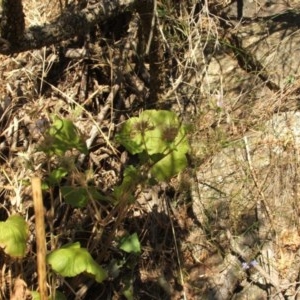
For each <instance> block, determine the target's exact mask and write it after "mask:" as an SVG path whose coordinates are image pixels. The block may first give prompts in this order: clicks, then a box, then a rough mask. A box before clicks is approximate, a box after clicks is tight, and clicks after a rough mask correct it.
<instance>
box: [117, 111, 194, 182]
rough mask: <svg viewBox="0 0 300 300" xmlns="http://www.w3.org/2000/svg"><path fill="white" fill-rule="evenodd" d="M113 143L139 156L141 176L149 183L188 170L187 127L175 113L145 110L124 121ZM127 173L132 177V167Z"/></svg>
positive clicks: (166, 178)
mask: <svg viewBox="0 0 300 300" xmlns="http://www.w3.org/2000/svg"><path fill="white" fill-rule="evenodd" d="M116 139H117V141H118V142H119V143H120V144H122V145H123V146H124V147H125V148H126V149H127V150H128V151H129V152H130V153H131V154H138V156H139V159H140V173H141V175H142V176H144V177H146V178H148V179H150V181H149V182H150V183H151V182H154V181H166V180H169V179H170V178H171V177H172V176H174V175H176V174H178V173H179V172H180V171H182V170H183V169H184V168H185V167H186V166H187V158H186V154H187V152H188V151H189V150H190V147H189V143H188V140H187V137H186V127H185V126H184V125H182V124H181V122H180V121H179V119H178V117H177V116H176V114H175V113H174V112H171V111H167V110H145V111H143V112H142V113H141V114H140V115H139V117H134V118H130V119H129V120H127V121H126V122H125V123H124V124H123V126H122V129H121V131H120V132H119V134H118V135H117V137H116ZM129 169H130V170H131V171H130V174H133V169H132V166H130V167H129ZM131 177H132V175H131Z"/></svg>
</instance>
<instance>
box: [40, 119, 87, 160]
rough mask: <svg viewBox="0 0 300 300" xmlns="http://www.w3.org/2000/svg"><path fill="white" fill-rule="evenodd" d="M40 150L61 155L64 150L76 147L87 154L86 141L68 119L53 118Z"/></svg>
mask: <svg viewBox="0 0 300 300" xmlns="http://www.w3.org/2000/svg"><path fill="white" fill-rule="evenodd" d="M41 148H42V150H43V151H44V152H45V153H47V154H48V155H50V156H51V155H53V154H55V155H58V156H62V155H64V154H65V152H66V151H68V150H72V149H74V148H75V149H77V150H78V151H80V152H81V153H84V154H88V149H87V146H86V143H85V142H84V140H83V139H82V137H81V136H80V133H79V131H78V129H77V128H76V126H75V125H74V123H73V122H72V121H71V120H68V119H61V118H59V117H57V116H55V117H54V118H53V123H52V126H51V127H50V128H49V129H48V131H47V133H46V136H45V142H44V145H42V146H41Z"/></svg>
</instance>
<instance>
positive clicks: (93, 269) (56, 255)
mask: <svg viewBox="0 0 300 300" xmlns="http://www.w3.org/2000/svg"><path fill="white" fill-rule="evenodd" d="M47 263H48V264H49V265H50V266H51V268H52V269H53V270H54V271H55V272H56V273H58V274H60V275H61V276H65V277H74V276H77V275H79V274H81V273H87V274H89V275H91V276H93V277H94V278H95V280H96V281H97V282H102V281H103V280H105V279H106V278H107V272H106V271H105V270H104V269H103V268H102V267H101V266H100V265H98V264H97V263H96V262H95V261H94V260H93V258H92V256H91V255H90V253H89V252H88V251H87V249H85V248H81V246H80V243H79V242H77V243H73V244H67V245H65V246H63V247H62V248H60V249H58V250H54V251H53V252H51V253H50V254H48V255H47Z"/></svg>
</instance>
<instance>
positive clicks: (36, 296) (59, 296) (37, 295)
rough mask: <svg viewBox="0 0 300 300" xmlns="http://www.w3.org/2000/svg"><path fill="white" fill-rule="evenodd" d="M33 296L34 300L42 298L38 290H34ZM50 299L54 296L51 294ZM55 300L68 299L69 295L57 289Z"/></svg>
mask: <svg viewBox="0 0 300 300" xmlns="http://www.w3.org/2000/svg"><path fill="white" fill-rule="evenodd" d="M31 297H32V298H31V299H32V300H41V295H40V293H39V292H37V291H32V292H31ZM48 299H49V300H53V297H51V296H50V297H48ZM54 300H67V297H66V296H65V295H64V294H63V293H61V292H59V291H55V299H54Z"/></svg>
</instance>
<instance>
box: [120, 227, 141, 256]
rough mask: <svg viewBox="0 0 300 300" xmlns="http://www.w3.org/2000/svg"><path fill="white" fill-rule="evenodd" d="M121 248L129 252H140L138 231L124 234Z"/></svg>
mask: <svg viewBox="0 0 300 300" xmlns="http://www.w3.org/2000/svg"><path fill="white" fill-rule="evenodd" d="M119 248H120V249H121V250H123V251H125V252H127V253H134V254H140V253H141V244H140V241H139V238H138V235H137V233H136V232H135V233H133V234H132V235H127V236H124V237H123V238H122V239H121V240H120V244H119Z"/></svg>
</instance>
